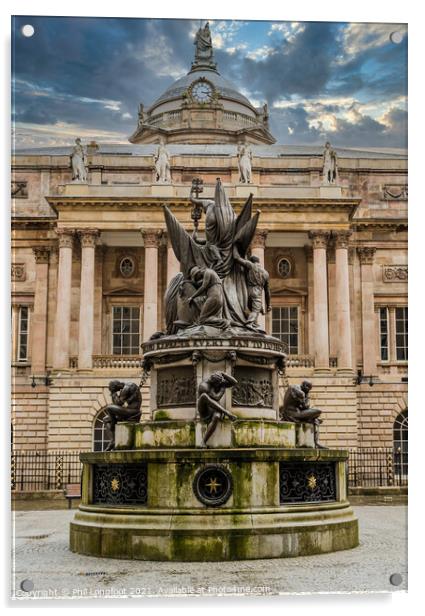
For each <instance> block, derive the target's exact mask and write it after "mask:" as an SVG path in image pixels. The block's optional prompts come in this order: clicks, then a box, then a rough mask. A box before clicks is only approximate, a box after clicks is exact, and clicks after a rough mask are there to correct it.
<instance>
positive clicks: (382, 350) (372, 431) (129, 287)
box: [11, 28, 408, 454]
mask: <svg viewBox="0 0 425 616" xmlns="http://www.w3.org/2000/svg"><path fill="white" fill-rule="evenodd" d="M200 30H201V32H200V33H199V36H200V38H199V44H198V45H197V48H196V53H195V58H194V61H193V63H192V66H191V68H190V70H189V72H188V73H187V75H185V76H184V77H182V78H180V79H178V80H177V81H176V82H175V83H173V84H171V85H170V87H169V88H168V89H167V90H166V91H165V92H164V93H163V94H162V95H161V96H160V97H159V98H158V99H157V100H156V101H154V102H153V103H152V105H150V107H148V108H145V107H144V106H143V105H142V104H141V105H140V107H139V114H138V125H137V127H135V130H134V133H133V134H132V135H131V136H130V137H129V143H128V145H116V144H108V143H102V144H97V143H95V142H94V141H92V142H90V143H84V144H82V143H81V141H79V140H77V142H76V145H75V146H74V148H72V147H53V148H35V149H26V150H17V151H15V152H14V154H13V160H12V165H13V169H12V243H13V244H12V272H11V275H12V338H13V343H12V353H13V355H12V379H13V382H12V398H13V400H12V437H13V448H14V449H15V450H17V451H19V450H28V451H40V452H42V451H57V450H70V451H71V450H72V451H83V450H86V451H87V450H91V449H94V450H101V449H103V448H105V447H106V445H107V444H108V434H107V431H106V429H105V427H104V424H103V418H104V410H103V409H104V407H105V406H106V405H107V404H109V403H110V397H109V391H108V383H109V381H110V380H112V379H119V380H124V381H133V382H136V383H138V382H139V381H140V377H141V359H142V357H141V346H140V345H141V343H142V342H143V341H146V340H148V339H149V338H150V336H151V335H153V334H155V333H156V332H158V331H161V330H164V323H165V309H164V302H163V297H164V292H165V290H166V287H167V284H168V283H169V281H170V280H171V279H172V278H173V277H174V276H175V275H176V274H177V273H178V271H179V263H178V261H177V259H176V257H175V256H174V253H173V250H172V248H171V244H170V241H169V238H168V237H167V233H166V227H165V222H164V214H163V205H164V204H166V205H167V206H168V207H169V208H170V210H171V211H172V212H173V213H174V215H175V216H176V217H177V218H178V220H179V221H180V222H181V223H182V224H184V226H185V228H186V229H187V230H188V231H189V232H192V230H193V228H194V220H193V205H192V203H191V201H190V192H191V188H192V183H193V181H194V180H196V181H195V183H194V186H195V189H196V190H198V189H202V193H200V196H201V197H202V198H209V197H211V198H212V196H213V194H214V187H215V183H216V178H221V181H222V183H223V186H224V189H225V191H226V193H227V195H228V197H229V199H230V201H231V203H232V206H233V207H234V209H235V210H236V211H240V209H241V208H242V206H243V204H244V203H245V201H246V200H247V198H248V197H249V195H250V194H252V198H253V206H254V210H256V209H258V210H260V211H261V215H260V218H259V224H258V227H257V233H256V236H255V239H254V241H253V243H252V246H251V252H252V254H253V255H256V256H258V257H259V259H260V262H261V263H262V264H264V266H265V268H266V269H267V271H268V272H269V275H270V290H271V306H272V309H271V311H270V312H267V313H266V314H265V315H264V316H263V317H261V324H262V325H263V326H264V327H265V329H266V331H267V333H268V334H271V335H273V336H276V337H277V338H279V339H281V340H282V341H283V342H284V343H285V345H286V350H287V362H286V373H285V376H284V377H283V378H282V382H281V392H282V394H283V393H284V389H285V387H286V386H287V384H288V383H299V382H301V381H302V380H304V379H308V380H310V381H311V382H312V383H313V389H312V393H311V398H312V403H313V404H314V405H315V406H317V407H318V408H320V409H323V414H322V417H323V419H324V422H323V426H322V428H321V440H322V442H323V443H324V444H325V445H327V446H329V447H333V448H361V447H395V448H400V450H402V451H404V448H405V451H406V454H407V440H406V439H407V358H408V356H407V331H408V308H407V277H408V266H407V155H406V154H405V153H402V152H400V151H397V150H394V151H390V150H388V149H387V150H385V151H383V152H379V151H376V149H368V148H367V147H366V146H367V144H365V147H364V149H353V148H336V149H335V148H333V147H332V145H330V144H327V145H326V146H325V144H321V145H318V146H286V145H285V144H277V143H276V140H275V138H274V137H273V135H272V134H271V132H270V127H269V114H268V108H267V105H264V107H261V108H256V107H254V106H253V105H252V104H251V102H250V101H249V100H248V99H247V98H246V97H245V96H244V95H242V94H241V93H240V92H239V91H238V90H236V89H235V87H234V85H233V84H232V83H231V82H229V81H227V80H226V78H225V76H223V75H221V73H220V69H219V67H217V65H216V63H215V62H214V60H213V57H212V55H211V53H210V54H208V53H205V45H206V47H208V31H206V30H205V28H204V29H200ZM203 39H206V41H207V42H206V43H205V41H204V40H203ZM203 43H205V45H204V47H203ZM76 137H78V135H76ZM202 231H203V220H202V219H201V220H200V223H199V233H200V236H202ZM149 395H150V387H149V380H147V381H146V383H144V385H143V387H142V396H143V415H142V419H143V418H148V417H149Z"/></svg>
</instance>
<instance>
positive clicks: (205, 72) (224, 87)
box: [151, 69, 253, 109]
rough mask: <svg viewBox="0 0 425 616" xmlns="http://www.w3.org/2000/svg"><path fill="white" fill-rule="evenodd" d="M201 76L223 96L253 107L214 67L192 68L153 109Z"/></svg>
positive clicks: (179, 92)
mask: <svg viewBox="0 0 425 616" xmlns="http://www.w3.org/2000/svg"><path fill="white" fill-rule="evenodd" d="M201 77H202V78H204V79H207V80H208V81H210V82H211V83H212V84H213V85H214V86H215V87H216V88H217V90H218V91H219V93H220V95H221V96H224V97H226V98H232V99H234V100H237V101H239V102H240V103H242V104H243V105H247V106H248V107H251V109H252V108H253V106H252V105H251V103H250V102H249V100H248V99H247V98H246V96H243V94H241V93H240V92H238V91H237V90H235V88H234V87H233V84H232V83H230V81H228V80H227V79H224V77H222V76H221V75H220V73H218V72H217V71H215V70H212V69H195V70H191V71H190V72H189V73H188V74H187V75H185V76H184V77H180V79H177V81H175V82H174V83H173V84H172V85H171V86H170V87H169V88H167V89H166V90H165V92H164V93H163V94H161V96H160V97H159V98H158V99H157V100H156V101H155V102H154V103H153V104H152V105H151V109H153V108H154V107H156V106H157V105H159V104H161V103H163V102H165V101H166V100H170V99H173V98H177V97H181V96H182V95H183V93H184V92H186V91H187V90H188V88H189V87H190V85H191V84H192V83H194V82H195V81H197V80H198V79H200V78H201Z"/></svg>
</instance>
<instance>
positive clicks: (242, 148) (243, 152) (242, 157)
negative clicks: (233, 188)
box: [238, 143, 252, 184]
mask: <svg viewBox="0 0 425 616" xmlns="http://www.w3.org/2000/svg"><path fill="white" fill-rule="evenodd" d="M238 167H239V181H240V182H242V184H250V183H251V167H252V150H251V148H250V147H249V145H248V144H247V143H240V144H239V146H238Z"/></svg>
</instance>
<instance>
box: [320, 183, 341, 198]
mask: <svg viewBox="0 0 425 616" xmlns="http://www.w3.org/2000/svg"><path fill="white" fill-rule="evenodd" d="M319 196H320V198H321V199H341V197H342V189H341V186H333V185H331V184H329V185H327V186H320V187H319Z"/></svg>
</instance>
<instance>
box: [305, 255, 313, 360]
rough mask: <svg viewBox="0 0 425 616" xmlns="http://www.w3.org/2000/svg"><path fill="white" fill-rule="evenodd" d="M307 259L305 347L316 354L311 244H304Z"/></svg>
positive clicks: (308, 351) (309, 352) (311, 353)
mask: <svg viewBox="0 0 425 616" xmlns="http://www.w3.org/2000/svg"><path fill="white" fill-rule="evenodd" d="M304 252H305V258H306V261H307V289H308V296H307V302H308V303H307V337H306V344H305V349H306V353H308V354H309V355H314V286H313V278H314V275H313V247H312V246H310V245H309V244H306V245H305V246H304Z"/></svg>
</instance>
